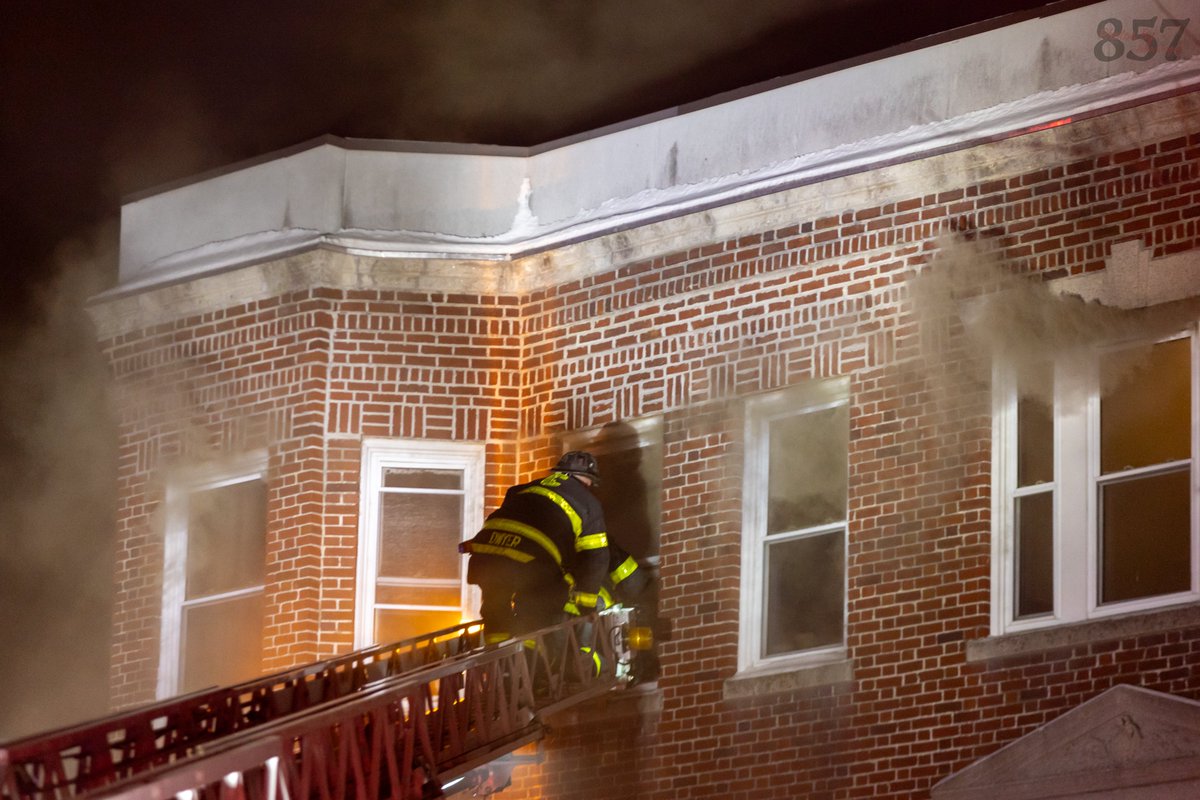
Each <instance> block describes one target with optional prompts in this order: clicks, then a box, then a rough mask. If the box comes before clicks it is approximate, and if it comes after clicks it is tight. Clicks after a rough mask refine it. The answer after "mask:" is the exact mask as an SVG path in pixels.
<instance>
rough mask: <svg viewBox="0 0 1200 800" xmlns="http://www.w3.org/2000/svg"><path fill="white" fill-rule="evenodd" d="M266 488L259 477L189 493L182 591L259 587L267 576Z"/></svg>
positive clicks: (189, 595) (188, 594) (193, 594)
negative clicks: (185, 582)
mask: <svg viewBox="0 0 1200 800" xmlns="http://www.w3.org/2000/svg"><path fill="white" fill-rule="evenodd" d="M266 546H267V486H266V484H265V483H263V482H262V481H259V480H254V481H245V482H243V483H235V484H232V485H230V486H222V487H220V488H217V489H209V490H207V491H203V492H194V493H193V494H191V495H190V496H189V497H188V530H187V589H186V595H185V596H186V597H187V598H188V599H189V600H190V599H194V598H197V597H207V596H209V595H214V594H220V593H222V592H228V591H232V590H234V589H244V588H247V587H250V586H261V585H262V583H263V580H264V576H265V574H266V560H267V556H266Z"/></svg>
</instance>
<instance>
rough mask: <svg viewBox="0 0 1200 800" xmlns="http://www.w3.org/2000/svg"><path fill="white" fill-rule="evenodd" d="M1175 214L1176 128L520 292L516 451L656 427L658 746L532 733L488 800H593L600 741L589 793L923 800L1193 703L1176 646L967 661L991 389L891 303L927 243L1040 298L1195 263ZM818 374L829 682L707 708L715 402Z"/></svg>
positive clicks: (917, 318) (1187, 637)
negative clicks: (1121, 265) (1039, 741)
mask: <svg viewBox="0 0 1200 800" xmlns="http://www.w3.org/2000/svg"><path fill="white" fill-rule="evenodd" d="M1198 220H1200V135H1197V134H1193V135H1191V136H1190V137H1174V138H1171V139H1169V140H1166V141H1161V142H1153V143H1149V144H1146V145H1145V146H1144V147H1141V148H1137V149H1129V150H1123V151H1121V152H1117V153H1106V154H1101V155H1090V156H1087V157H1080V158H1079V159H1078V160H1075V161H1073V162H1071V163H1068V164H1065V165H1056V166H1050V165H1047V166H1041V167H1038V168H1035V169H1030V170H1028V171H1026V172H1022V173H1020V174H1015V175H1012V176H1011V177H1008V178H1005V179H1002V180H989V181H987V182H983V183H979V184H973V185H969V186H963V187H961V188H957V189H950V190H947V191H942V192H938V193H934V194H927V195H923V196H920V197H911V198H906V199H903V200H897V201H894V202H889V203H886V204H884V205H879V206H873V207H870V208H852V209H847V210H845V211H844V212H842V213H841V214H838V215H830V216H824V217H821V218H817V219H811V220H801V221H798V222H797V223H796V224H793V225H789V226H787V227H785V228H781V229H778V230H773V231H765V232H763V233H761V234H758V235H752V236H744V237H739V238H738V239H736V240H730V241H726V242H723V243H719V244H713V245H706V246H703V247H698V248H695V249H691V250H689V251H687V252H686V253H677V254H674V255H670V256H665V257H662V258H657V259H654V260H651V261H647V262H643V263H638V264H632V265H629V266H626V267H621V268H618V269H616V270H613V271H612V272H611V273H606V274H604V275H600V276H596V277H594V278H588V279H586V280H582V281H579V282H577V283H572V284H568V285H560V286H556V287H553V288H552V289H548V290H545V291H543V292H537V293H534V294H533V295H532V296H531V298H530V300H529V309H528V313H529V317H530V319H529V324H528V329H529V332H530V333H529V336H530V341H531V343H538V342H548V341H553V342H556V343H557V345H556V348H555V349H554V350H549V349H547V350H545V351H544V352H537V349H536V347H533V348H531V354H530V358H529V361H528V369H529V370H530V375H531V378H532V383H531V390H532V398H531V400H532V402H531V404H530V411H529V414H530V421H529V425H528V427H527V428H526V431H527V432H530V433H537V432H539V430H541V431H544V430H546V429H552V428H555V427H566V428H568V429H569V428H573V427H581V426H587V425H595V424H600V423H603V422H606V421H608V420H610V419H617V418H622V417H627V416H639V415H643V414H655V413H662V414H665V418H666V428H665V432H664V445H665V464H664V469H665V473H664V476H663V492H664V499H663V521H662V522H663V529H662V542H661V547H662V580H663V587H662V613H663V614H664V615H665V616H667V617H670V618H671V619H672V621H673V623H674V636H673V639H672V641H670V642H668V643H666V644H665V645H663V652H662V661H663V671H662V676H661V678H660V680H659V687H660V691H661V693H662V703H663V705H662V711H661V714H660V715H659V716H658V717H657V719H656V725H653V726H650V727H649V728H647V729H643V730H639V731H638V732H637V733H636V735H626V736H623V737H617V739H616V740H615V741H612V740H609V739H608V737H607V736H606V735H605V734H604V733H600V734H597V733H596V729H597V728H598V729H600V730H601V731H603V730H604V729H605V728H606V717H605V714H604V713H598V714H597V720H596V724H595V725H594V726H589V725H587V724H584V723H580V725H579V726H578V727H576V728H573V729H571V730H570V731H569V732H568V731H564V730H561V729H556V731H555V736H554V737H553V740H552V741H551V742H549V743H548V744H547V745H546V756H547V758H546V762H545V763H544V764H543V765H542V766H541V767H539V768H533V767H525V768H521V769H519V770H518V776H519V777H520V780H519V781H518V782H517V783H516V784H515V788H514V789H513V790H510V792H511V793H512V794H513V797H514V798H516V797H539V796H554V797H559V798H570V797H581V798H582V797H594V796H596V795H595V794H594V786H595V781H596V780H597V779H596V776H595V761H594V758H595V755H596V753H597V752H600V748H599V746H593V747H592V748H590V749H589V748H588V747H587V746H586V743H587V742H589V741H593V740H597V737H598V740H599V741H605V742H608V745H607V746H608V747H616V748H618V750H619V752H620V753H621V754H622V757H621V758H618V759H616V762H615V765H614V774H620V773H621V771H622V770H623V769H627V768H630V767H629V765H636V769H637V770H638V773H639V781H638V782H637V783H636V784H634V785H633V786H632V787H629V786H627V785H626V784H624V783H619V784H617V786H620V787H625V788H624V790H623V793H620V794H613V793H607V792H606V793H605V795H604V796H606V797H617V796H621V797H639V798H663V799H664V800H666V799H667V798H677V797H695V798H700V797H721V798H751V797H780V798H791V797H866V796H872V797H877V796H889V797H913V796H927V793H928V790H929V788H930V787H931V786H932V784H934V783H936V782H937V781H938V780H940V779H942V778H944V777H946V776H947V775H949V774H951V773H952V772H954V771H956V770H958V769H960V768H962V767H964V766H966V765H967V764H969V763H971V762H972V761H974V760H976V759H978V758H980V757H982V756H983V755H986V754H987V753H989V752H992V751H994V750H995V749H996V748H997V747H999V746H1000V745H1002V744H1004V743H1007V742H1009V741H1012V740H1013V739H1015V738H1017V737H1019V736H1020V735H1022V734H1025V733H1028V732H1030V731H1031V730H1033V729H1034V728H1036V727H1037V726H1039V725H1041V724H1044V723H1046V722H1047V721H1049V720H1051V719H1053V718H1055V717H1056V716H1058V715H1059V714H1061V713H1063V712H1064V711H1066V710H1068V709H1070V708H1072V707H1074V706H1075V705H1077V704H1079V703H1080V702H1082V701H1084V700H1086V699H1089V698H1091V697H1093V696H1095V695H1096V694H1099V693H1100V692H1101V691H1103V690H1104V689H1106V688H1108V687H1110V686H1112V685H1114V684H1115V683H1120V682H1131V683H1138V684H1141V685H1144V686H1147V687H1150V688H1154V689H1159V690H1162V691H1167V692H1171V693H1173V694H1176V695H1180V696H1184V697H1193V698H1197V697H1200V677H1197V675H1196V673H1195V672H1194V670H1191V669H1190V668H1189V666H1188V665H1189V664H1193V663H1194V661H1195V659H1196V657H1197V654H1200V629H1190V630H1172V631H1170V632H1164V633H1162V634H1157V635H1154V636H1138V637H1130V638H1127V639H1122V640H1115V641H1107V642H1101V643H1094V644H1087V645H1081V646H1078V647H1074V648H1060V649H1058V650H1054V651H1049V652H1040V653H1035V654H1030V655H1025V656H1016V657H1009V658H1006V659H998V660H993V661H983V662H979V661H975V662H968V660H967V658H966V653H965V651H966V643H967V642H968V641H969V640H972V639H979V638H982V637H985V636H987V634H988V625H989V614H990V594H989V592H990V547H991V543H990V530H991V519H990V501H991V498H990V493H991V490H990V485H991V484H990V480H991V478H990V459H991V450H990V447H991V416H990V412H991V395H990V387H989V386H988V385H987V381H986V376H987V374H988V367H987V362H986V360H984V359H983V357H982V355H981V354H980V353H979V352H976V351H973V350H972V349H971V348H970V347H969V345H968V343H967V341H966V339H965V337H964V336H963V335H962V334H963V332H962V330H961V323H960V322H959V321H958V320H957V319H955V318H953V316H940V317H932V316H929V315H928V314H921V313H918V311H917V310H916V309H914V307H913V305H912V303H911V302H910V298H909V297H908V295H907V292H906V290H905V281H906V279H907V278H908V277H910V275H911V273H912V271H913V270H916V269H919V268H921V267H923V266H924V265H926V264H928V263H929V262H930V260H931V259H932V257H933V255H934V253H935V250H936V241H937V240H938V237H939V236H941V235H943V234H946V233H949V232H957V233H959V234H962V235H965V236H967V237H969V238H980V239H986V240H988V241H989V242H991V243H993V244H994V246H995V247H996V248H998V251H999V253H1000V254H1001V255H1002V257H1003V258H1004V259H1006V260H1007V261H1008V262H1009V263H1010V264H1011V265H1012V266H1013V267H1014V268H1015V269H1016V270H1017V271H1020V272H1025V273H1039V274H1040V275H1041V277H1042V278H1043V279H1054V278H1057V277H1063V276H1066V275H1070V274H1078V273H1081V272H1086V271H1094V270H1099V269H1103V268H1104V264H1105V259H1106V258H1107V257H1108V255H1109V251H1110V248H1111V247H1112V245H1113V244H1114V243H1117V242H1120V241H1125V240H1129V239H1138V240H1140V241H1141V242H1142V243H1143V244H1144V245H1145V246H1146V247H1149V248H1152V250H1153V254H1154V256H1155V257H1161V256H1165V255H1170V254H1172V253H1177V252H1181V251H1184V250H1191V249H1195V248H1197V247H1200V238H1198V235H1200V223H1198ZM931 341H932V342H933V343H934V344H933V346H932V350H931V347H930V342H931ZM834 375H849V376H850V377H851V379H852V383H851V392H850V398H851V453H850V464H851V475H852V477H851V489H850V535H849V536H850V539H849V552H848V569H849V598H848V600H849V613H848V640H847V644H848V648H849V651H850V657H851V659H852V661H853V665H854V677H853V680H852V681H851V682H849V683H839V684H831V685H828V686H819V687H813V688H809V689H803V690H795V691H791V692H786V693H782V694H776V695H767V696H761V697H754V698H751V699H740V700H727V699H725V697H724V693H723V684H724V682H725V680H726V679H728V678H730V677H731V676H732V675H733V674H734V672H735V671H736V664H737V622H738V604H739V594H738V587H739V570H738V562H739V560H740V547H741V544H740V543H741V538H740V537H741V531H740V526H741V505H740V492H741V470H740V458H741V454H740V451H739V442H740V438H741V426H742V417H741V410H740V409H741V407H740V403H739V402H738V401H739V400H740V399H741V398H744V397H745V396H746V395H748V394H749V393H752V392H758V391H763V390H769V389H775V388H779V387H783V386H787V385H790V384H793V383H796V382H799V381H804V380H808V379H813V378H820V377H827V376H834ZM532 409H537V412H536V413H537V415H538V416H537V417H536V418H535V417H533V416H532V415H533V413H534V412H533V411H532ZM539 420H541V421H543V428H542V429H538V427H537V422H538V421H539ZM547 421H548V422H547ZM580 716H581V717H586V712H581V714H580ZM571 736H574V737H577V738H575V739H571V738H570V737H571ZM603 752H604V753H605V758H609V759H611V758H612V751H611V750H609V749H605V750H604V751H603ZM622 759H623V760H622ZM539 775H540V776H543V777H542V778H541V779H540V781H539V778H538V776H539ZM572 776H574V780H572ZM606 785H607V784H606ZM551 788H553V792H552V793H551ZM542 792H546V794H542Z"/></svg>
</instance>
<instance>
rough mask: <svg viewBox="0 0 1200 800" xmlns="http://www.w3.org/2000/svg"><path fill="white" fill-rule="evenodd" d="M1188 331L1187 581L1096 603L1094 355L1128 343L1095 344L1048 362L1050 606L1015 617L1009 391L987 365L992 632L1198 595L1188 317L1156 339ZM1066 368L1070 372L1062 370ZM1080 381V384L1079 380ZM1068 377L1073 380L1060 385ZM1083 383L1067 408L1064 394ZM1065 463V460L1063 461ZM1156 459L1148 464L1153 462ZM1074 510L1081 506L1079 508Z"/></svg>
mask: <svg viewBox="0 0 1200 800" xmlns="http://www.w3.org/2000/svg"><path fill="white" fill-rule="evenodd" d="M1181 336H1189V337H1191V339H1192V345H1191V355H1192V374H1191V382H1192V386H1191V393H1192V398H1191V399H1192V409H1191V416H1192V427H1191V431H1192V441H1191V486H1192V507H1191V516H1192V529H1191V542H1192V544H1191V561H1192V564H1191V589H1190V591H1187V592H1178V593H1175V594H1170V595H1161V596H1157V597H1149V598H1139V599H1136V600H1128V601H1125V602H1119V603H1108V604H1105V605H1100V603H1099V587H1098V581H1099V573H1100V557H1101V554H1100V544H1099V536H1098V533H1097V527H1098V519H1099V485H1100V477H1101V476H1100V447H1099V438H1100V395H1099V392H1098V391H1097V384H1098V365H1099V359H1100V357H1101V356H1102V355H1103V353H1105V352H1111V351H1113V350H1119V349H1123V348H1125V347H1129V346H1136V343H1134V344H1130V343H1126V344H1122V345H1119V346H1114V347H1108V348H1103V349H1097V350H1096V351H1095V352H1094V353H1093V355H1092V357H1091V358H1090V359H1089V360H1088V361H1087V363H1086V364H1085V365H1083V367H1082V368H1080V364H1079V363H1078V360H1077V359H1078V357H1079V356H1078V354H1075V360H1073V361H1072V363H1071V364H1070V369H1069V370H1068V367H1067V365H1064V364H1063V363H1059V364H1056V365H1055V383H1056V390H1055V393H1054V410H1053V414H1054V492H1055V496H1054V512H1053V525H1054V530H1053V552H1054V569H1053V576H1054V593H1053V597H1054V609H1053V611H1052V612H1051V613H1049V614H1045V615H1041V616H1037V617H1030V618H1026V619H1016V618H1015V613H1016V596H1015V591H1016V587H1015V583H1014V570H1015V563H1014V559H1013V556H1014V547H1015V532H1014V530H1013V523H1014V520H1013V513H1012V503H1011V499H1012V496H1013V491H1014V490H1015V487H1016V482H1017V479H1016V462H1017V415H1016V412H1017V397H1016V389H1017V387H1016V385H1015V379H1014V377H1013V374H1012V371H1011V370H1010V369H1009V368H1008V367H1007V366H1006V365H1002V364H998V365H997V366H996V368H995V369H994V370H993V386H994V387H995V391H994V392H993V406H992V441H993V443H994V451H993V461H992V520H993V524H992V532H993V536H992V587H993V588H992V614H991V626H992V631H991V632H992V635H994V636H1000V635H1004V634H1007V633H1020V632H1024V631H1033V630H1039V629H1045V628H1053V627H1058V626H1062V625H1067V624H1072V623H1079V622H1086V621H1088V620H1096V619H1105V618H1109V617H1115V616H1119V615H1126V614H1131V613H1141V612H1147V611H1152V610H1156V609H1161V608H1166V607H1170V606H1176V605H1180V604H1184V603H1194V602H1196V601H1197V600H1200V336H1198V335H1197V328H1196V325H1194V324H1193V325H1191V326H1189V327H1188V328H1187V330H1185V331H1181V332H1180V333H1178V334H1174V335H1171V336H1166V337H1163V338H1161V339H1158V340H1157V341H1169V340H1171V339H1177V338H1181ZM1069 373H1070V374H1069ZM1080 381H1082V382H1084V385H1083V386H1080V385H1079V382H1080ZM1068 382H1074V386H1069V385H1067V383H1068ZM1084 391H1086V393H1087V397H1086V401H1085V402H1079V403H1077V404H1076V407H1075V408H1068V407H1066V405H1065V404H1064V396H1065V395H1067V394H1070V393H1076V394H1082V392H1084ZM1068 465H1069V466H1068ZM1161 468H1162V465H1156V467H1155V468H1154V469H1161ZM1080 511H1082V512H1083V513H1080Z"/></svg>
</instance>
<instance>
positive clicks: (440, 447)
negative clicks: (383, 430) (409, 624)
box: [354, 438, 485, 648]
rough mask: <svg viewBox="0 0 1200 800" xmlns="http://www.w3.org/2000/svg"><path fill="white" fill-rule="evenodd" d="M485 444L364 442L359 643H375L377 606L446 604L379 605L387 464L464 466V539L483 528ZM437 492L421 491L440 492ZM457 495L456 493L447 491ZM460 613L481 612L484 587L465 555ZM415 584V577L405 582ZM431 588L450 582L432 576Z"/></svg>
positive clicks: (357, 589)
mask: <svg viewBox="0 0 1200 800" xmlns="http://www.w3.org/2000/svg"><path fill="white" fill-rule="evenodd" d="M484 461H485V446H484V444H483V443H482V442H440V441H431V440H427V439H386V438H367V439H364V440H363V450H362V472H361V473H360V474H361V479H360V487H359V492H360V494H359V515H358V559H357V564H356V568H355V604H354V608H355V613H354V646H355V647H356V648H361V647H368V646H370V645H371V644H372V643H373V642H374V635H375V609H377V608H384V609H400V610H409V611H422V610H426V611H435V610H439V609H441V608H443V607H442V606H421V605H396V604H391V603H385V604H376V603H375V586H376V580H377V578H376V576H377V573H378V571H379V569H378V568H379V521H380V504H379V500H378V498H379V495H380V491H381V489H382V485H381V480H380V477H381V475H382V474H383V470H384V468H387V467H403V468H413V469H461V470H462V471H463V492H462V494H463V530H462V532H461V535H460V537H459V541H465V540H466V539H469V538H470V537H471V536H473V535H474V534H475V532H476V531H478V530H479V529H480V527H482V526H483V490H484V483H483V482H484ZM436 491H437V490H422V492H423V493H425V494H429V493H436ZM447 493H450V494H457V492H447ZM459 576H460V579H459V584H460V586H461V592H460V599H461V613H462V618H463V621H467V620H469V619H473V618H475V617H476V616H478V610H479V590H478V588H476V587H474V586H471V585H470V584H468V583H467V582H466V556H463V557H462V558H461V560H460V566H459ZM406 583H412V581H406ZM429 585H431V586H445V585H446V584H445V582H443V581H440V580H431V581H430V582H429Z"/></svg>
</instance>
